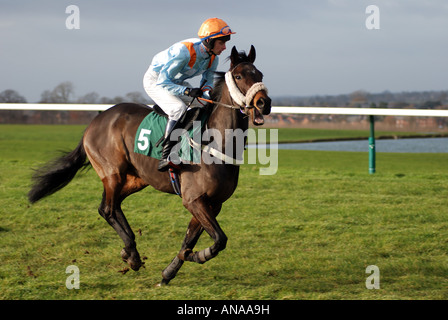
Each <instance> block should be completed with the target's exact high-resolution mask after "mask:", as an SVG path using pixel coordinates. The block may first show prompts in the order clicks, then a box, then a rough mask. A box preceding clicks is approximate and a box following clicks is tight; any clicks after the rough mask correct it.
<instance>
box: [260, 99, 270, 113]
mask: <svg viewBox="0 0 448 320" xmlns="http://www.w3.org/2000/svg"><path fill="white" fill-rule="evenodd" d="M257 107H258V108H259V109H260V110H262V114H264V115H268V114H270V113H271V99H270V98H260V99H258V101H257Z"/></svg>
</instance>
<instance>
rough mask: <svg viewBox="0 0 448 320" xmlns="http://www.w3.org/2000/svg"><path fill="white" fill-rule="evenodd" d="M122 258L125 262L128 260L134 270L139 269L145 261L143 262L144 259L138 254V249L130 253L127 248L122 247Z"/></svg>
mask: <svg viewBox="0 0 448 320" xmlns="http://www.w3.org/2000/svg"><path fill="white" fill-rule="evenodd" d="M120 255H121V258H122V259H123V261H124V262H127V263H128V264H129V266H130V267H131V269H132V270H134V271H138V270H139V269H140V268H141V266H142V265H143V264H144V262H142V260H140V255H139V254H138V252H137V251H135V253H134V252H132V253H130V254H129V253H128V252H127V251H126V249H125V248H123V249H121V253H120Z"/></svg>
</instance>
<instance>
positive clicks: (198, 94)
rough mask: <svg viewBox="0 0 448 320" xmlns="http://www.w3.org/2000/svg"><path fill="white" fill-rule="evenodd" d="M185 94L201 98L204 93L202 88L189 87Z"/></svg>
mask: <svg viewBox="0 0 448 320" xmlns="http://www.w3.org/2000/svg"><path fill="white" fill-rule="evenodd" d="M184 94H185V95H187V96H190V97H192V98H200V97H202V95H203V94H204V93H203V92H202V90H201V88H193V89H190V88H188V89H186V90H185V92H184Z"/></svg>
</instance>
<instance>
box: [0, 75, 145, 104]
mask: <svg viewBox="0 0 448 320" xmlns="http://www.w3.org/2000/svg"><path fill="white" fill-rule="evenodd" d="M121 102H135V103H145V104H152V103H153V102H152V101H151V100H150V99H149V97H145V96H144V95H143V94H142V93H141V92H138V91H134V92H129V93H127V94H126V95H125V96H124V97H123V96H116V97H113V98H109V97H100V95H99V94H98V93H97V92H89V93H87V94H85V95H83V96H80V97H78V98H75V90H74V85H73V83H72V82H70V81H66V82H62V83H60V84H58V85H57V86H56V87H55V88H54V89H52V90H45V91H44V92H42V94H41V98H40V100H39V102H38V103H82V104H117V103H121ZM0 103H27V100H26V98H25V97H24V96H22V95H21V94H19V93H18V92H17V91H15V90H12V89H7V90H4V91H2V92H0Z"/></svg>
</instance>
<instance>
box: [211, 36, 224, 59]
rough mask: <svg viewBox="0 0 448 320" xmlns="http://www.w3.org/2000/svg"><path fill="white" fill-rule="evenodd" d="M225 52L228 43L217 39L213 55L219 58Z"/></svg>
mask: <svg viewBox="0 0 448 320" xmlns="http://www.w3.org/2000/svg"><path fill="white" fill-rule="evenodd" d="M224 50H226V42H225V41H222V40H219V39H216V41H215V45H214V47H213V49H212V51H213V53H214V54H216V55H217V56H219V55H220V54H221V53H222V52H223V51H224Z"/></svg>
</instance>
